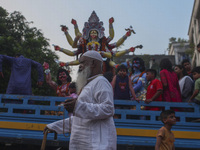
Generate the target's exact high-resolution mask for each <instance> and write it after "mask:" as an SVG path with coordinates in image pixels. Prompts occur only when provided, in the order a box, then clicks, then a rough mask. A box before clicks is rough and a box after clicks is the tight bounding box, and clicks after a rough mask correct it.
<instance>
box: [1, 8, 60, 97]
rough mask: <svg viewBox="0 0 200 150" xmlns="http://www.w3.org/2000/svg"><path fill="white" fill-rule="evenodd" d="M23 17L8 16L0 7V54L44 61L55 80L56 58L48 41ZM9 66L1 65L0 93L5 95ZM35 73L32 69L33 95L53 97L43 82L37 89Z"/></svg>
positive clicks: (14, 14) (18, 15)
mask: <svg viewBox="0 0 200 150" xmlns="http://www.w3.org/2000/svg"><path fill="white" fill-rule="evenodd" d="M30 24H32V22H28V21H27V20H26V19H25V17H24V16H23V15H22V14H21V13H20V12H17V11H14V12H13V13H11V14H9V13H8V12H7V11H6V10H5V9H3V8H2V7H0V54H3V55H7V56H15V54H17V53H20V54H22V55H23V56H24V57H26V58H29V59H32V60H34V61H37V62H39V63H41V64H43V63H44V61H46V62H48V63H49V64H50V69H51V74H52V78H53V79H55V78H56V74H57V70H58V65H57V64H56V63H55V61H54V59H58V56H57V55H56V54H55V53H54V52H52V51H51V50H50V49H49V42H48V41H49V40H48V39H47V38H45V37H44V36H43V34H42V33H41V31H40V30H38V29H37V28H36V27H30ZM10 72H11V70H10V66H9V65H7V64H6V63H5V62H4V63H3V74H4V78H0V83H1V84H0V93H5V91H6V88H7V84H8V81H9V76H10ZM36 83H37V71H36V70H35V69H32V87H33V93H34V94H35V95H55V91H53V90H52V89H50V88H49V86H48V85H47V84H46V83H45V82H44V85H43V86H42V87H40V88H39V87H38V86H37V85H36Z"/></svg>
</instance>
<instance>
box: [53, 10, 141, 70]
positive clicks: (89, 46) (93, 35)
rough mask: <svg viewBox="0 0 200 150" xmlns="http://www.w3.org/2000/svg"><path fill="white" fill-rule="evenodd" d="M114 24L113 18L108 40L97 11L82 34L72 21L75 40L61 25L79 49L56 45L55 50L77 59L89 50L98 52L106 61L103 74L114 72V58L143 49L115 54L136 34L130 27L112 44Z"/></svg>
mask: <svg viewBox="0 0 200 150" xmlns="http://www.w3.org/2000/svg"><path fill="white" fill-rule="evenodd" d="M113 22H114V18H113V17H112V18H110V19H109V36H108V37H107V38H106V37H105V34H104V30H105V29H104V27H103V22H102V21H99V18H98V16H97V15H96V13H95V11H93V12H92V14H91V16H90V17H89V19H88V22H85V25H84V28H83V32H82V33H81V32H80V31H79V28H78V25H77V22H76V20H74V19H72V21H71V23H72V24H73V25H74V29H75V35H76V37H75V39H74V40H73V39H72V37H71V36H70V34H69V32H68V28H67V27H66V26H64V25H61V30H62V31H63V32H64V33H65V35H66V38H67V41H68V43H69V44H70V45H71V46H72V48H77V50H75V51H71V50H68V49H64V48H61V47H59V46H58V45H54V48H55V50H57V51H61V52H63V53H65V54H67V55H69V56H77V58H78V56H79V55H82V54H83V53H84V52H86V51H88V50H95V51H98V52H99V53H100V54H101V56H102V58H103V60H104V66H103V72H107V71H112V70H113V68H115V67H116V64H115V63H114V62H113V61H112V58H113V57H119V56H122V55H124V54H126V53H128V52H134V51H135V48H142V45H140V46H136V47H131V48H129V49H126V50H122V51H118V52H114V51H113V48H116V47H118V46H120V45H121V44H122V43H124V41H125V40H126V39H127V37H129V36H130V35H131V33H133V34H135V32H134V30H132V27H130V28H128V29H126V31H127V32H126V34H125V35H124V36H123V37H121V38H120V39H119V40H118V41H117V42H115V43H110V42H111V41H112V39H113V38H114V29H113ZM62 64H63V65H65V66H71V65H78V64H79V61H78V60H75V61H71V62H65V63H62Z"/></svg>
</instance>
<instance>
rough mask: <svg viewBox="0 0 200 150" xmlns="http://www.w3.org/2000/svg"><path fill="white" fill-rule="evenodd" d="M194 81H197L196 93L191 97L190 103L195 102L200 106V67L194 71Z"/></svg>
mask: <svg viewBox="0 0 200 150" xmlns="http://www.w3.org/2000/svg"><path fill="white" fill-rule="evenodd" d="M192 74H193V79H194V80H195V85H194V92H193V94H192V96H191V97H190V100H189V102H195V103H196V104H199V105H200V66H198V67H195V68H194V69H193V70H192Z"/></svg>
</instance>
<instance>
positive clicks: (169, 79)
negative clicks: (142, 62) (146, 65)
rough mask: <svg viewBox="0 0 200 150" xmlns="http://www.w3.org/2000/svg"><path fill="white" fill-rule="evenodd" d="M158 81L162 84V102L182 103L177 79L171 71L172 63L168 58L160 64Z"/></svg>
mask: <svg viewBox="0 0 200 150" xmlns="http://www.w3.org/2000/svg"><path fill="white" fill-rule="evenodd" d="M160 70H161V71H160V79H161V82H162V84H163V101H166V102H182V99H181V92H180V87H179V82H178V77H177V75H176V73H175V72H174V71H173V69H172V63H171V61H170V60H169V59H168V58H163V59H162V60H161V62H160Z"/></svg>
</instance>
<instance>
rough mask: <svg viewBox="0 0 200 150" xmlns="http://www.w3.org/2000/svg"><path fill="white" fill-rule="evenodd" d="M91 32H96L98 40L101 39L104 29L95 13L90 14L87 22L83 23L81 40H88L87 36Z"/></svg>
mask: <svg viewBox="0 0 200 150" xmlns="http://www.w3.org/2000/svg"><path fill="white" fill-rule="evenodd" d="M91 30H96V31H97V32H98V38H99V39H101V38H102V37H103V36H104V30H105V29H104V27H103V22H102V21H99V17H98V16H97V14H96V13H95V11H93V12H92V14H91V16H90V17H89V19H88V22H85V25H84V28H83V38H84V39H86V40H87V39H88V38H89V34H90V31H91Z"/></svg>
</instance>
